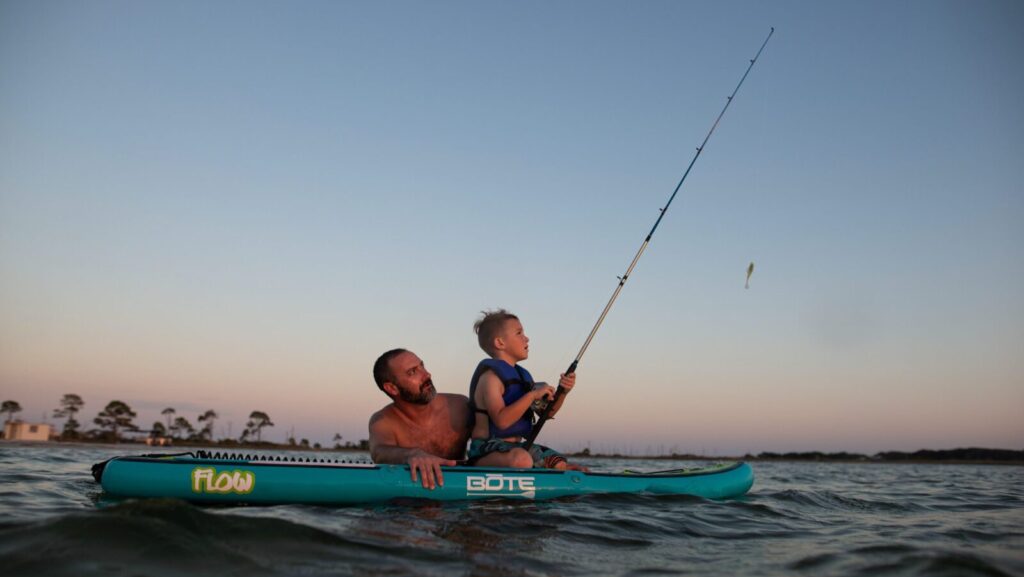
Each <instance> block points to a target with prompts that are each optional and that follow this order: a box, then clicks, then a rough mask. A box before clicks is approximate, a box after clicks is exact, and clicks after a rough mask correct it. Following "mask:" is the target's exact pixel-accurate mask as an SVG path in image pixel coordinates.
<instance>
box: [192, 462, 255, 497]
mask: <svg viewBox="0 0 1024 577" xmlns="http://www.w3.org/2000/svg"><path fill="white" fill-rule="evenodd" d="M255 486H256V475H254V474H253V472H252V471H240V470H238V469H235V470H234V471H221V472H220V473H218V472H217V469H214V468H213V467H196V468H195V469H192V492H193V493H213V494H227V493H238V494H239V495H247V494H249V493H252V489H253V487H255Z"/></svg>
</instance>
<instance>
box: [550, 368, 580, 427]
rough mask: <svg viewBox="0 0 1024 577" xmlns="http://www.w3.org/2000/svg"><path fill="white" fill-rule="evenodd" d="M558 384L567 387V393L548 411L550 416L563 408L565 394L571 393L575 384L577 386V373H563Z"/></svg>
mask: <svg viewBox="0 0 1024 577" xmlns="http://www.w3.org/2000/svg"><path fill="white" fill-rule="evenodd" d="M558 386H560V387H562V388H563V389H565V393H564V394H563V395H562V396H561V397H559V398H558V402H557V403H555V406H553V407H551V412H550V413H548V418H551V417H554V416H555V413H557V412H558V410H559V409H561V408H562V403H564V402H565V396H566V395H568V394H569V391H571V390H572V388H573V387H574V386H576V373H571V374H568V375H566V374H562V375H561V377H560V378H559V379H558Z"/></svg>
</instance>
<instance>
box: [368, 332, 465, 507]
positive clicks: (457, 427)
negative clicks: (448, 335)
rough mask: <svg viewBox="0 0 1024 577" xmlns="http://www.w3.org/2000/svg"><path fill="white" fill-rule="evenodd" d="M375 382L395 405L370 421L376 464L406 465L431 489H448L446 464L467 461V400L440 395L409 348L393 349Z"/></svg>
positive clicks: (382, 359)
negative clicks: (438, 486) (437, 487)
mask: <svg viewBox="0 0 1024 577" xmlns="http://www.w3.org/2000/svg"><path fill="white" fill-rule="evenodd" d="M373 380H374V381H376V382H377V386H378V387H379V388H380V390H382V391H384V394H386V395H387V396H389V397H391V404H389V405H388V406H386V407H384V408H383V409H381V410H379V411H377V412H376V413H374V414H373V416H372V417H370V456H371V458H373V460H374V462H376V463H392V464H408V465H409V472H410V473H411V474H412V480H413V481H414V482H415V481H416V480H417V476H418V477H419V480H420V481H421V482H422V483H423V486H424V487H425V488H427V489H433V488H434V487H435V486H437V485H444V477H443V476H442V474H441V466H442V465H447V466H451V465H455V464H456V463H455V462H456V461H457V460H462V459H464V458H465V457H466V442H467V441H468V440H469V433H470V430H469V425H470V418H471V417H472V414H471V413H470V412H469V399H467V398H466V397H465V396H464V395H453V394H448V393H442V394H437V391H436V390H435V389H434V382H433V381H432V380H431V379H430V373H429V372H428V371H427V368H426V367H424V366H423V361H421V360H420V358H419V357H417V356H416V355H414V354H413V353H411V352H409V351H407V350H405V349H394V350H390V351H388V352H386V353H384V354H383V355H381V356H380V358H378V359H377V362H376V363H374V364H373Z"/></svg>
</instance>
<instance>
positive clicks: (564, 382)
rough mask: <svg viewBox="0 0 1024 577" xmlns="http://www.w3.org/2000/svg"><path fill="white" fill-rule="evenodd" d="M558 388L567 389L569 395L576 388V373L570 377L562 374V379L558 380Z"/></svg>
mask: <svg viewBox="0 0 1024 577" xmlns="http://www.w3.org/2000/svg"><path fill="white" fill-rule="evenodd" d="M558 386H560V387H562V388H563V389H565V392H567V393H568V392H569V391H571V390H572V388H573V387H574V386H576V373H572V374H568V375H566V374H562V376H561V378H559V379H558Z"/></svg>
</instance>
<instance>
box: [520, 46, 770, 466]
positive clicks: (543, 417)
mask: <svg viewBox="0 0 1024 577" xmlns="http://www.w3.org/2000/svg"><path fill="white" fill-rule="evenodd" d="M774 33H775V27H774V26H773V27H772V28H771V30H770V31H769V32H768V37H767V38H765V39H764V42H763V43H762V44H761V48H760V49H759V50H758V51H757V54H755V55H754V58H753V59H751V61H750V66H747V71H746V72H744V73H743V77H742V78H740V82H739V84H737V85H736V89H735V90H733V91H732V94H731V95H729V96H727V97H726V100H725V106H724V107H723V108H722V111H721V112H719V113H718V118H716V119H715V123H714V124H712V125H711V130H709V131H708V135H707V136H705V137H704V142H701V143H700V146H698V147H697V153H696V154H694V155H693V160H691V161H690V165H689V166H687V167H686V172H684V173H683V177H682V178H680V179H679V184H677V185H676V188H675V190H673V191H672V196H670V197H669V198H668V202H667V203H665V206H664V207H662V208H661V211H660V214H659V215H658V220H656V221H654V226H653V227H651V232H649V233H647V238H645V239H644V242H643V243H642V244H641V245H640V250H638V251H636V256H634V257H633V262H631V263H629V267H628V268H627V269H626V272H625V274H623V275H622V276H620V277H619V284H618V285H617V286H616V287H615V292H613V293H612V298H610V299H609V300H608V304H606V305H605V306H604V310H603V311H601V316H600V317H598V319H597V323H595V324H594V328H592V329H590V335H589V336H587V340H586V341H585V342H584V343H583V347H581V348H580V352H579V353H577V354H576V358H575V359H573V361H572V364H571V365H569V368H568V370H566V371H565V374H567V375H571V374H573V373H575V372H576V367H577V366H578V365H579V364H580V359H582V358H583V353H586V352H587V347H589V346H590V342H591V341H592V340H594V335H596V334H597V330H598V329H599V328H601V323H603V322H604V318H605V317H606V316H608V311H610V310H611V308H612V305H613V304H615V299H617V298H619V293H620V292H622V287H623V286H624V285H625V284H626V280H628V279H629V275H630V274H631V273H632V272H633V267H635V266H636V263H637V261H639V260H640V255H642V254H643V253H644V251H645V250H646V249H647V245H648V244H650V242H651V237H652V236H654V231H655V230H657V229H658V225H659V224H661V219H663V218H665V213H666V212H668V207H669V205H671V204H672V201H673V200H675V198H676V194H677V193H678V192H679V189H680V188H682V186H683V181H685V180H686V177H687V176H689V175H690V170H691V169H692V168H693V165H694V164H695V163H696V162H697V159H698V158H700V153H702V152H704V147H705V146H706V145H707V143H708V140H710V139H711V135H712V134H713V133H714V132H715V129H716V128H718V123H719V121H721V120H722V117H723V116H725V111H726V110H728V109H729V105H730V104H732V101H733V98H734V97H735V96H736V93H737V92H739V91H740V86H743V81H744V80H746V79H747V75H748V74H750V70H751V69H752V68H753V67H754V63H755V62H757V59H758V58H759V57H760V56H761V52H762V51H764V47H765V46H767V45H768V40H770V39H771V37H772V34H774ZM564 396H565V389H564V388H562V386H561V385H559V387H558V390H557V391H555V397H554V398H553V399H551V402H549V403H548V404H547V406H546V407H544V410H543V411H542V412H541V414H540V418H539V419H538V420H537V422H536V423H535V424H534V425H533V430H532V431H531V432H530V435H529V436H528V437H527V438H526V444H524V445H523V448H524V449H527V450H528V449H529V448H530V447H532V446H533V442H534V441H535V440H536V439H537V435H539V434H540V430H541V428H543V427H544V423H545V422H547V420H548V419H549V418H550V417H551V409H552V408H553V407H554V406H555V405H556V404H557V403H558V401H559V400H560V399H561V398H562V397H564Z"/></svg>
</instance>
